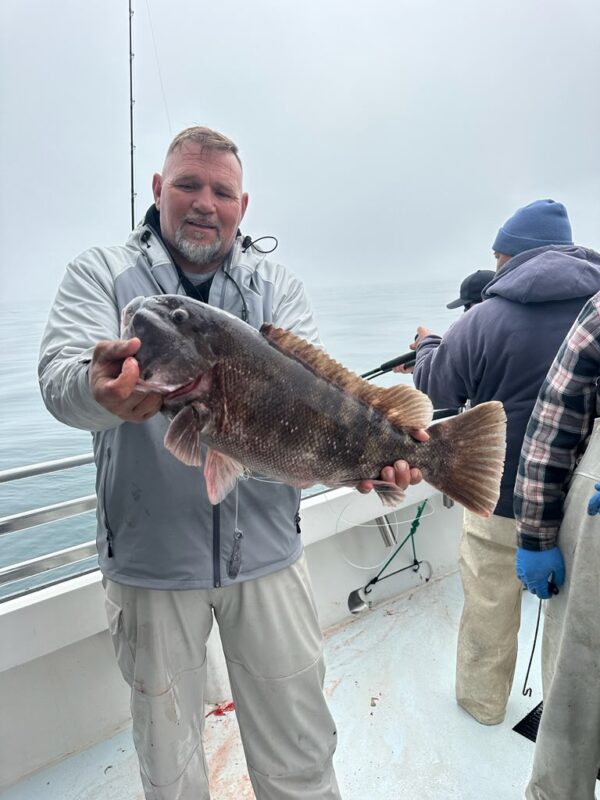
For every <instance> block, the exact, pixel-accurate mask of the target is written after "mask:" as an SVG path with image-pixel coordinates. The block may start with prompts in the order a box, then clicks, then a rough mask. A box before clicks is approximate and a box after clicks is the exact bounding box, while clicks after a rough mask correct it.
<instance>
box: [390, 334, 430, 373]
mask: <svg viewBox="0 0 600 800" xmlns="http://www.w3.org/2000/svg"><path fill="white" fill-rule="evenodd" d="M432 333H433V331H430V330H429V328H425V327H423V325H419V327H418V328H417V334H416V336H415V340H414V342H411V343H410V344H409V345H408V348H409V350H416V349H417V347H418V346H419V344H420V343H421V342H422V341H423V339H424V338H425V337H426V336H430V335H431V334H432ZM393 371H394V372H400V373H402V375H410V374H411V372H414V371H415V367H414V364H413V365H412V366H410V367H407V366H405V365H404V364H400V365H399V366H397V367H394V369H393Z"/></svg>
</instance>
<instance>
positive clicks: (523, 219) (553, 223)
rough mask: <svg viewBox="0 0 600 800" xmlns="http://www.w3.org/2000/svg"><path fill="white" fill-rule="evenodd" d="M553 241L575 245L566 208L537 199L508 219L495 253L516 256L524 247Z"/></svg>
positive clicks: (500, 234)
mask: <svg viewBox="0 0 600 800" xmlns="http://www.w3.org/2000/svg"><path fill="white" fill-rule="evenodd" d="M553 244H556V245H572V244H573V234H572V233H571V223H570V222H569V217H568V216H567V209H566V208H565V207H564V206H563V204H562V203H555V202H554V200H536V201H535V202H533V203H529V205H528V206H523V208H519V210H518V211H515V213H514V214H513V215H512V217H511V218H510V219H507V220H506V222H505V223H504V225H503V226H502V227H501V228H500V230H499V231H498V235H497V236H496V239H495V241H494V244H493V246H492V249H493V250H494V252H495V253H502V254H504V255H507V256H516V255H518V254H519V253H522V252H523V251H525V250H534V249H535V248H536V247H546V246H548V245H553Z"/></svg>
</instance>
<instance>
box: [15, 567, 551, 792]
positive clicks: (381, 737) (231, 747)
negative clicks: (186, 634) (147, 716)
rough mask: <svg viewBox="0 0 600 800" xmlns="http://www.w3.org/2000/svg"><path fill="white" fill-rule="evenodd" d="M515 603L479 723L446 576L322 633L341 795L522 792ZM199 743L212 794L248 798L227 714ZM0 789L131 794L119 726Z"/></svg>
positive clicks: (530, 607)
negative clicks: (507, 674) (497, 710)
mask: <svg viewBox="0 0 600 800" xmlns="http://www.w3.org/2000/svg"><path fill="white" fill-rule="evenodd" d="M523 601H524V602H523V624H522V629H521V640H520V655H519V661H518V665H517V672H516V676H515V683H514V687H513V692H512V696H511V698H510V702H509V706H508V713H507V717H506V720H505V721H504V723H503V724H501V725H498V726H495V727H484V726H482V725H479V724H478V723H476V722H475V721H474V720H473V719H472V718H471V717H470V716H468V715H467V714H466V713H465V712H463V711H462V710H461V709H460V708H459V707H458V706H457V705H456V703H455V700H454V652H455V644H456V632H457V627H458V620H459V616H460V611H461V605H462V590H461V587H460V582H459V579H458V576H457V575H456V574H454V575H451V576H449V577H447V578H445V579H442V580H437V581H432V582H430V583H429V584H425V585H423V586H422V587H420V588H419V589H417V590H415V591H413V592H411V593H407V594H405V595H403V596H402V597H399V598H397V599H395V600H393V601H391V602H387V603H385V604H382V605H381V606H378V607H377V608H374V609H373V610H371V611H366V612H364V613H363V614H362V615H361V616H358V617H356V618H353V619H352V620H350V621H349V622H348V623H346V624H344V625H340V626H338V627H336V628H334V629H332V630H330V631H328V633H327V636H326V659H327V670H328V671H327V677H326V691H327V695H328V697H329V700H330V704H331V708H332V712H333V714H334V717H335V719H336V722H337V726H338V735H339V746H338V750H337V753H336V758H335V764H336V771H337V775H338V780H339V783H340V788H341V792H342V796H343V797H344V798H345V799H346V800H355V799H358V798H376V799H377V800H398V798H408V800H413V798H419V800H421V798H423V799H424V800H442V799H443V800H452V799H453V798H457V799H458V798H460V800H481V798H491V797H493V798H494V799H495V800H509V799H510V800H512V799H513V798H522V797H523V794H524V787H525V784H526V782H527V779H528V775H529V770H530V766H531V760H532V757H533V747H534V746H533V743H532V742H530V741H528V740H527V739H525V738H524V737H523V736H520V735H518V734H517V733H514V732H513V730H512V728H513V726H514V725H515V724H516V723H517V722H518V721H519V720H521V719H522V718H523V717H524V716H525V715H526V714H527V713H528V712H529V711H530V710H531V709H532V708H533V707H534V706H535V705H537V703H538V702H539V701H540V700H541V680H540V676H539V666H538V665H539V652H540V641H539V640H538V645H537V648H536V656H535V659H534V666H533V668H532V673H531V676H530V685H531V686H532V688H533V696H532V697H531V698H528V697H523V696H522V694H521V689H522V685H523V680H524V677H525V672H526V669H527V664H528V661H529V654H530V651H531V646H532V642H533V633H534V629H535V622H536V616H537V608H538V601H537V600H536V599H535V598H534V597H533V596H532V595H529V594H524V597H523ZM48 735H49V736H51V735H52V732H51V731H48ZM206 750H207V757H208V760H209V763H210V767H211V778H210V782H211V789H212V797H213V798H214V800H234V798H235V800H249V799H250V798H253V797H254V793H253V791H252V787H251V785H250V782H249V779H248V776H247V774H246V772H245V763H244V756H243V752H242V749H241V745H240V742H239V737H238V734H237V725H236V722H235V714H234V713H227V714H225V715H224V716H214V715H210V716H209V717H208V719H207V728H206ZM0 798H1V800H33V798H35V799H36V800H99V799H100V798H102V800H142V798H143V794H142V790H141V784H140V780H139V776H138V767H137V759H136V756H135V751H134V749H133V745H132V742H131V731H130V730H126V731H124V732H122V733H120V734H118V735H116V736H114V737H113V738H111V739H109V740H107V741H105V742H103V743H102V744H100V745H97V746H95V747H93V748H91V749H89V750H87V751H85V752H82V753H79V754H77V755H74V756H71V757H70V758H67V759H65V760H64V761H62V762H61V763H60V764H58V765H55V766H53V767H51V768H48V769H44V770H42V771H40V772H38V773H36V774H35V775H33V776H30V777H29V778H27V779H26V780H23V781H21V782H20V783H19V784H17V785H15V786H12V787H10V788H8V789H5V790H4V791H2V792H0Z"/></svg>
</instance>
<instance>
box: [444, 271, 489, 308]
mask: <svg viewBox="0 0 600 800" xmlns="http://www.w3.org/2000/svg"><path fill="white" fill-rule="evenodd" d="M495 275H496V273H495V272H494V270H493V269H478V270H477V272H472V273H471V274H470V275H467V277H466V278H465V279H464V281H463V282H462V283H461V285H460V296H459V297H458V299H457V300H453V301H452V302H451V303H448V305H447V306H446V308H459V307H460V306H466V305H468V304H469V303H480V302H481V292H482V291H483V290H484V288H485V287H486V286H487V285H488V283H489V282H490V281H491V280H492V278H494V277H495Z"/></svg>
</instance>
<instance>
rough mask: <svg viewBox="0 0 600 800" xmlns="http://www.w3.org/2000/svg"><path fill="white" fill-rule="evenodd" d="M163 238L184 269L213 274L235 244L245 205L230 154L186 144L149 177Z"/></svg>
mask: <svg viewBox="0 0 600 800" xmlns="http://www.w3.org/2000/svg"><path fill="white" fill-rule="evenodd" d="M152 190H153V192H154V202H155V204H156V207H157V208H158V210H159V211H160V227H161V232H162V235H163V239H164V240H165V243H166V244H167V247H168V248H169V251H170V252H171V255H172V256H173V257H174V258H175V260H176V261H177V263H178V264H179V266H180V267H181V268H182V269H183V270H184V271H186V272H197V273H202V272H212V271H213V270H215V269H217V267H219V266H220V265H221V264H222V263H223V260H224V259H225V257H226V256H227V254H228V253H229V251H230V250H231V247H232V245H233V242H234V239H235V235H236V233H237V230H238V226H239V224H240V222H241V221H242V218H243V216H244V213H245V211H246V207H247V205H248V195H247V194H245V193H244V192H242V168H241V166H240V164H239V162H238V160H237V158H236V157H235V156H234V155H233V153H228V152H222V151H221V150H208V149H206V148H202V147H201V146H200V145H199V144H196V143H195V142H184V143H183V144H182V145H181V147H179V148H178V149H177V150H176V151H175V152H173V153H171V154H170V155H169V156H168V157H167V160H166V161H165V165H164V168H163V174H162V175H158V174H157V175H155V176H154V178H153V180H152Z"/></svg>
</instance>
